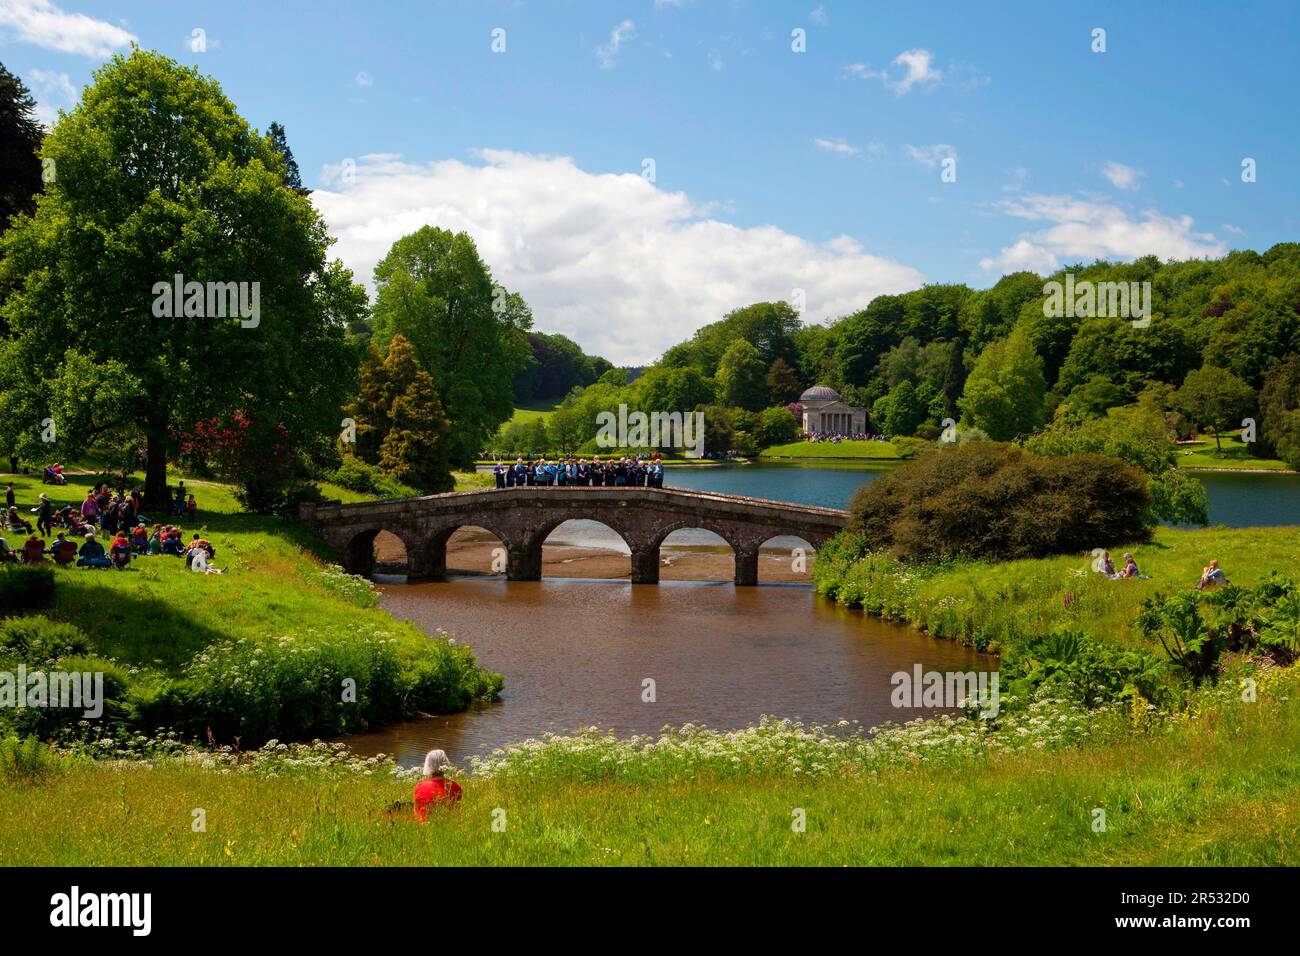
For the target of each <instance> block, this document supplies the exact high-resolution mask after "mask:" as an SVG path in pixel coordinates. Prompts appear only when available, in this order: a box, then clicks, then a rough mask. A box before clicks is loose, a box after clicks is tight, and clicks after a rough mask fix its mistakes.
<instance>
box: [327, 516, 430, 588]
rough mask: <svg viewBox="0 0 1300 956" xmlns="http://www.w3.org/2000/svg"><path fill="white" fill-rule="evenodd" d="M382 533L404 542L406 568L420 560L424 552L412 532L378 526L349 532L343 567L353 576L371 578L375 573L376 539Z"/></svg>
mask: <svg viewBox="0 0 1300 956" xmlns="http://www.w3.org/2000/svg"><path fill="white" fill-rule="evenodd" d="M381 532H385V533H387V534H391V535H392V536H393V537H395V538H397V539H398V540H400V541H401V542H402V546H403V547H405V548H406V566H407V568H408V570H409V569H410V568H411V567H412V564H413V563H415V562H418V561H419V560H420V558H419V555H420V553H421V551H422V549H421V547H420V542H419V539H418V538H416V536H415V535H413V534H412V533H411V532H410V531H408V530H407V529H405V528H401V527H393V528H389V527H384V526H382V525H376V526H375V527H373V528H363V529H361V530H353V531H349V532H348V537H347V540H346V541H345V542H344V544H343V547H342V551H343V567H344V569H345V570H347V571H348V572H349V573H351V574H362V575H365V576H366V577H370V576H371V575H373V574H374V573H375V539H376V538H377V537H379V535H380V533H381Z"/></svg>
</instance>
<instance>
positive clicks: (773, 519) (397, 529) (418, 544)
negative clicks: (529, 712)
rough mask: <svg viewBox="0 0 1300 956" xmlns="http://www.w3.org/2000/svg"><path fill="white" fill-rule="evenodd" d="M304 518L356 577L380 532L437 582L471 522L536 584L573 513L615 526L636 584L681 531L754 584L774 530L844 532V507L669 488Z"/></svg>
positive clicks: (547, 492) (420, 501) (371, 505)
mask: <svg viewBox="0 0 1300 956" xmlns="http://www.w3.org/2000/svg"><path fill="white" fill-rule="evenodd" d="M301 517H302V519H303V520H304V521H305V522H307V523H308V524H310V525H312V526H313V527H314V528H316V530H317V531H319V532H320V534H321V535H322V536H323V537H324V538H325V540H326V541H327V542H329V543H330V544H331V545H333V546H334V547H336V548H338V549H339V551H340V552H341V553H342V555H343V565H344V567H345V568H346V569H347V570H348V571H350V572H352V573H353V574H365V575H370V574H371V573H373V571H374V540H375V535H377V534H378V533H379V532H380V531H388V532H390V533H392V534H395V535H397V537H399V538H401V539H402V541H403V543H405V545H406V558H407V570H408V574H409V576H410V577H415V578H437V577H442V576H443V575H444V574H445V573H446V570H447V539H448V538H450V537H451V535H452V532H454V531H455V530H456V529H457V528H461V527H465V526H467V525H474V526H477V527H480V528H484V529H486V530H488V531H490V532H492V533H493V534H495V535H496V536H497V537H498V538H500V539H501V544H502V545H503V546H504V548H505V551H506V577H507V578H509V579H510V580H511V581H537V580H540V579H541V576H542V542H544V541H545V540H546V537H547V535H549V534H550V533H551V532H552V531H554V530H555V529H556V527H557V526H559V525H560V524H561V523H563V522H565V521H568V520H570V519H573V518H583V519H588V520H592V521H599V522H600V523H601V524H604V525H606V526H608V527H609V528H611V529H613V530H614V531H615V532H617V533H618V534H619V535H620V536H621V537H622V538H623V541H624V542H625V543H626V544H627V546H628V549H629V550H630V551H631V553H632V582H633V583H635V584H656V583H658V581H659V546H660V545H661V544H663V541H664V538H666V537H668V535H669V534H671V533H672V532H674V531H677V530H680V529H682V528H703V529H705V530H708V531H712V532H713V533H714V534H717V535H718V536H720V537H721V538H723V539H724V540H725V541H726V542H727V543H728V544H730V545H731V547H732V549H733V550H734V551H735V555H736V584H738V585H740V584H757V583H758V550H759V548H760V547H761V546H762V545H763V544H764V542H766V541H768V540H770V539H771V538H774V537H777V536H779V535H790V536H794V537H799V538H802V539H803V540H804V541H807V542H808V543H809V544H810V545H812V546H813V547H814V548H820V547H821V546H822V544H823V543H825V542H826V541H827V539H829V538H830V537H832V536H833V535H834V534H835V533H836V532H838V531H840V530H841V529H842V528H843V527H844V525H845V523H846V521H847V520H848V513H847V512H844V511H836V510H834V509H832V508H814V507H810V506H807V505H795V504H790V503H788V502H784V501H768V500H766V499H763V498H743V497H740V496H737V495H722V494H713V493H711V492H699V491H683V490H679V489H674V488H620V487H613V488H607V487H602V488H581V487H579V488H536V487H532V488H530V487H525V488H503V489H497V488H493V489H487V490H483V491H465V492H455V493H451V494H445V495H427V496H425V497H423V498H404V499H398V500H393V501H367V502H360V503H356V504H337V503H327V504H317V505H312V504H304V505H302V506H301Z"/></svg>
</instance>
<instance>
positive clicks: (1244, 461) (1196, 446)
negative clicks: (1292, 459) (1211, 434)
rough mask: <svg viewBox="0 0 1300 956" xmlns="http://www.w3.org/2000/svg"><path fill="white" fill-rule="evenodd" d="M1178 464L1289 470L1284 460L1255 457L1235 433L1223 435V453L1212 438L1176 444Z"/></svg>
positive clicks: (1182, 465) (1191, 466) (1194, 466)
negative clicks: (1220, 452) (1215, 445)
mask: <svg viewBox="0 0 1300 956" xmlns="http://www.w3.org/2000/svg"><path fill="white" fill-rule="evenodd" d="M1177 455H1178V464H1179V466H1180V467H1182V468H1232V469H1251V468H1259V469H1262V470H1266V471H1289V470H1290V469H1288V468H1287V466H1286V464H1285V462H1281V461H1278V460H1277V459H1276V458H1257V457H1255V455H1254V454H1252V452H1251V449H1250V448H1249V447H1247V446H1246V445H1243V444H1242V443H1241V442H1240V441H1238V440H1237V436H1236V435H1224V436H1223V454H1222V455H1220V454H1219V452H1218V450H1217V449H1216V448H1215V447H1214V440H1213V439H1210V440H1208V441H1198V442H1192V443H1189V444H1184V445H1179V446H1178V452H1177Z"/></svg>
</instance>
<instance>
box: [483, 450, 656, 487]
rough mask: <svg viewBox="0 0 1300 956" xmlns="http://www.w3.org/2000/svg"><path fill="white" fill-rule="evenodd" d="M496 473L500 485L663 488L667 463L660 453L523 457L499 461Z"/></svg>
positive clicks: (495, 466) (493, 468)
mask: <svg viewBox="0 0 1300 956" xmlns="http://www.w3.org/2000/svg"><path fill="white" fill-rule="evenodd" d="M492 475H493V477H494V478H495V479H496V486H497V487H498V488H520V487H524V486H528V487H541V488H550V487H557V488H564V487H571V488H600V487H614V486H617V487H631V488H662V487H663V486H664V463H663V461H661V460H660V458H659V456H658V455H655V456H654V457H652V458H645V457H636V458H630V457H624V458H611V459H610V460H609V461H601V460H600V456H599V455H595V456H593V457H592V459H591V460H590V461H588V460H587V459H586V458H573V457H570V458H568V459H554V460H547V459H538V460H537V461H525V460H524V459H523V458H522V457H521V458H518V459H516V460H515V463H514V464H504V465H503V464H502V463H501V462H497V463H496V464H495V465H494V466H493V467H492Z"/></svg>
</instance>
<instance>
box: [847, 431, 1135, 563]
mask: <svg viewBox="0 0 1300 956" xmlns="http://www.w3.org/2000/svg"><path fill="white" fill-rule="evenodd" d="M1150 500H1151V499H1150V493H1149V492H1148V490H1147V482H1146V478H1145V477H1144V476H1143V475H1142V474H1141V473H1140V472H1139V471H1137V469H1135V468H1133V467H1132V466H1130V465H1127V464H1125V463H1124V462H1122V461H1120V460H1118V459H1115V458H1108V457H1105V456H1102V455H1090V454H1089V455H1066V456H1063V457H1060V458H1038V457H1035V456H1033V455H1030V454H1028V453H1026V452H1025V451H1024V450H1023V449H1021V448H1018V447H1016V446H1014V445H1008V444H1003V443H1000V442H991V441H988V442H984V441H981V442H972V443H969V444H957V445H954V446H948V447H945V448H943V449H941V450H939V451H936V452H933V453H930V454H923V455H921V456H920V457H918V458H916V459H914V460H912V461H909V462H908V463H906V464H904V465H902V466H901V467H899V468H898V469H897V470H896V471H894V472H892V473H891V474H889V475H886V476H885V477H883V478H880V479H878V480H876V481H873V482H871V483H870V484H868V485H865V486H864V487H862V488H860V489H858V491H857V493H856V494H855V495H854V497H853V501H852V503H851V505H850V511H851V519H850V525H849V528H850V530H851V531H853V532H856V533H860V534H862V535H865V536H866V538H867V540H869V541H870V542H871V543H872V546H873V547H878V548H889V549H890V550H891V551H892V553H893V554H894V555H895V556H897V557H899V558H903V559H906V560H932V559H935V558H957V557H965V558H981V559H990V560H1011V559H1015V558H1036V557H1043V556H1046V555H1049V554H1061V553H1067V552H1077V551H1083V550H1087V549H1091V548H1095V547H1108V546H1111V545H1115V544H1120V543H1125V542H1132V541H1143V540H1147V539H1148V538H1149V536H1150V531H1151V529H1150V526H1149V525H1148V523H1147V521H1146V516H1147V514H1148V509H1149V506H1150Z"/></svg>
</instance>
